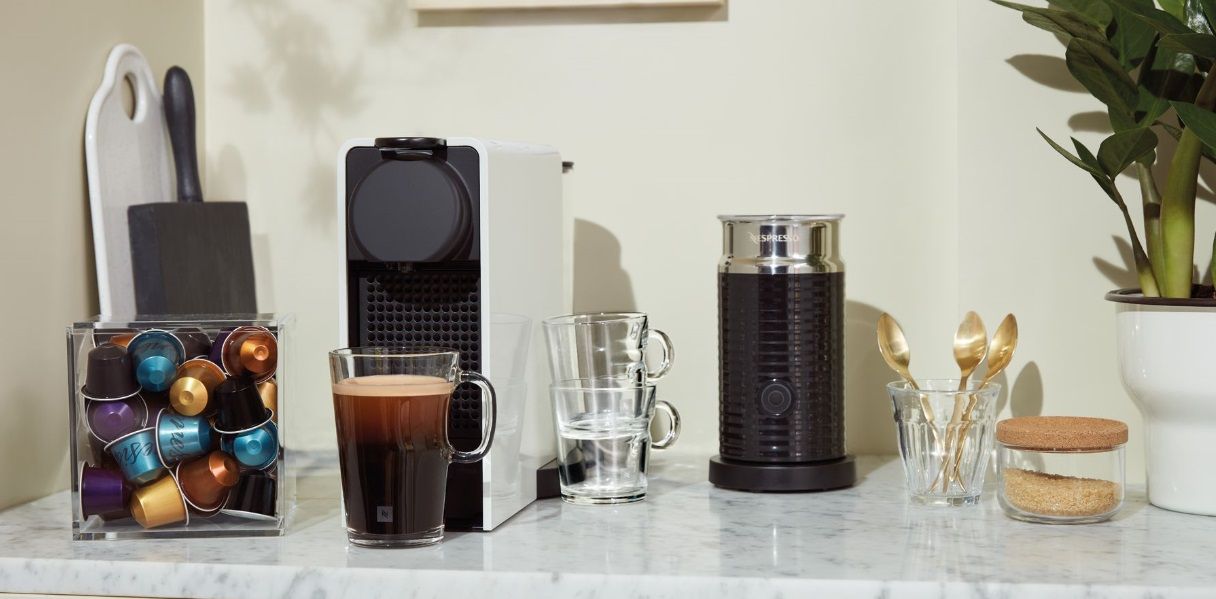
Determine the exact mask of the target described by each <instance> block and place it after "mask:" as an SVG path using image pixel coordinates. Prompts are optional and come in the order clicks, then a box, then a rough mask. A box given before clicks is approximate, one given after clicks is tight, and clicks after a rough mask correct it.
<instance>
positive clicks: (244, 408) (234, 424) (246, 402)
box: [215, 376, 271, 434]
mask: <svg viewBox="0 0 1216 599" xmlns="http://www.w3.org/2000/svg"><path fill="white" fill-rule="evenodd" d="M215 400H216V404H217V405H216V410H217V411H216V415H215V430H217V431H219V432H221V433H228V434H236V433H241V432H245V431H247V430H250V429H255V428H257V427H259V426H262V425H263V424H266V423H267V422H268V421H270V417H271V413H270V410H268V409H266V405H265V404H263V403H262V396H261V395H260V394H258V387H257V384H256V383H254V382H253V379H252V378H250V377H247V376H237V377H232V378H229V379H228V380H226V381H224V382H222V383H220V384H219V386H217V387H216V388H215Z"/></svg>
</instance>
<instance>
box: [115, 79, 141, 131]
mask: <svg viewBox="0 0 1216 599" xmlns="http://www.w3.org/2000/svg"><path fill="white" fill-rule="evenodd" d="M118 93H119V94H121V95H122V111H123V113H124V114H126V115H127V118H129V119H131V120H135V109H136V108H138V107H139V106H138V100H137V98H138V97H139V94H137V93H135V80H134V79H132V78H131V74H130V73H127V74H126V75H125V76H124V77H123V78H122V85H121V86H119V90H118Z"/></svg>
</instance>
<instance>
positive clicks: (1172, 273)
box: [1158, 65, 1216, 298]
mask: <svg viewBox="0 0 1216 599" xmlns="http://www.w3.org/2000/svg"><path fill="white" fill-rule="evenodd" d="M1195 105H1196V106H1198V107H1200V108H1202V109H1204V110H1212V108H1213V107H1216V65H1213V66H1212V68H1211V70H1209V71H1208V74H1207V76H1206V77H1204V79H1203V85H1202V86H1200V88H1199V93H1198V94H1197V95H1196V96H1195ZM1202 157H1203V142H1202V141H1201V140H1200V139H1199V136H1197V135H1195V133H1194V132H1193V131H1191V129H1190V128H1189V127H1188V128H1187V129H1185V130H1184V131H1183V132H1182V137H1180V138H1179V139H1178V148H1177V149H1176V150H1175V151H1174V159H1173V161H1171V162H1170V178H1169V181H1167V182H1166V185H1165V195H1164V196H1162V198H1161V237H1162V247H1163V248H1164V250H1165V260H1164V268H1163V272H1162V273H1161V275H1160V279H1159V280H1158V283H1160V287H1161V294H1162V295H1164V296H1165V297H1180V298H1188V297H1191V273H1192V271H1193V270H1194V268H1195V192H1196V189H1197V187H1198V185H1199V161H1200V159H1201V158H1202Z"/></svg>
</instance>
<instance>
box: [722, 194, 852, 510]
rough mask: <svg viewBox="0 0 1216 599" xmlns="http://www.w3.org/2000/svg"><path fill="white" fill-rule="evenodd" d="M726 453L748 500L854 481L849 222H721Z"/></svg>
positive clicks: (825, 218) (727, 467) (733, 482)
mask: <svg viewBox="0 0 1216 599" xmlns="http://www.w3.org/2000/svg"><path fill="white" fill-rule="evenodd" d="M718 218H719V220H721V221H722V229H723V231H722V245H723V255H722V258H721V261H720V262H719V263H718V358H719V362H718V376H719V412H718V424H719V426H718V440H719V452H720V453H719V455H717V456H714V457H713V458H710V463H709V481H710V482H711V483H713V484H714V485H717V486H719V487H724V488H728V489H737V490H741V491H819V490H826V489H836V488H841V487H847V486H850V485H852V484H853V483H854V482H856V476H857V475H856V470H855V467H854V464H853V458H852V457H851V456H849V455H847V454H846V453H845V446H844V266H843V264H842V262H841V261H840V252H839V245H838V241H837V233H838V230H837V229H838V227H839V224H840V219H841V218H843V216H842V215H756V216H744V215H738V216H720V217H718Z"/></svg>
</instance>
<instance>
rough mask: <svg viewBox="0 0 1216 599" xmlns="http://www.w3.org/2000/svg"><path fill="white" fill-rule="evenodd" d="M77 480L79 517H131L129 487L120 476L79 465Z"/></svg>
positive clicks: (86, 465) (109, 518)
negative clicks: (78, 481) (78, 483)
mask: <svg viewBox="0 0 1216 599" xmlns="http://www.w3.org/2000/svg"><path fill="white" fill-rule="evenodd" d="M79 480H80V485H79V486H78V489H79V490H80V515H81V517H83V518H86V519H87V518H88V517H89V516H100V517H101V519H102V520H116V519H119V518H126V517H128V516H130V515H131V512H130V511H129V510H130V501H131V487H129V486H127V481H125V480H123V478H122V475H121V474H119V473H117V472H115V471H113V470H107V469H105V468H98V467H96V466H90V465H88V464H85V463H81V464H80V478H79Z"/></svg>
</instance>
